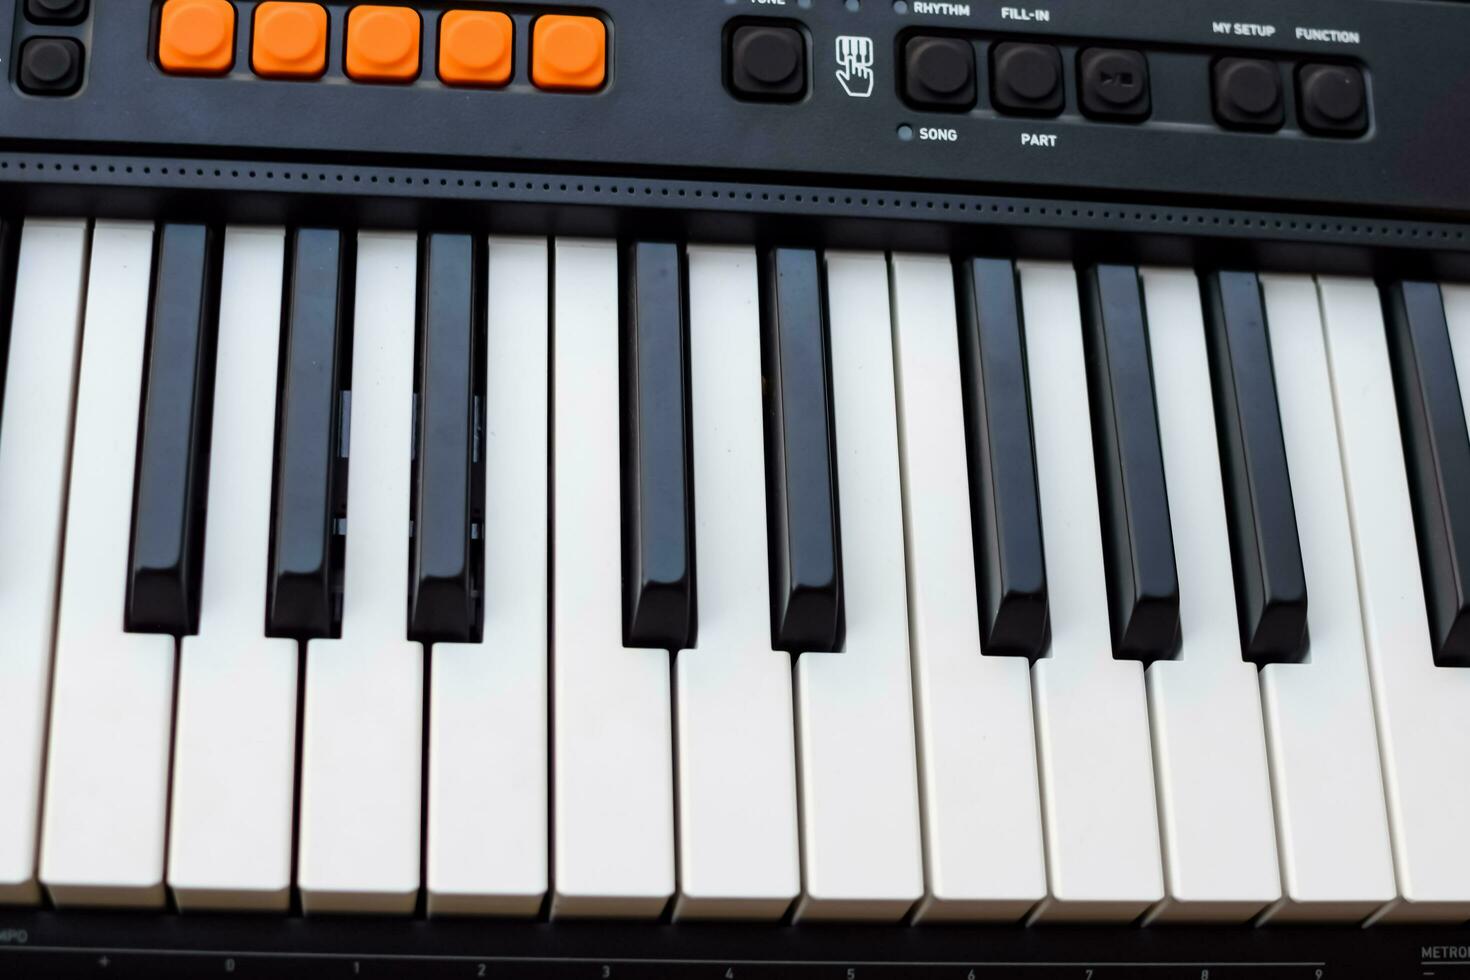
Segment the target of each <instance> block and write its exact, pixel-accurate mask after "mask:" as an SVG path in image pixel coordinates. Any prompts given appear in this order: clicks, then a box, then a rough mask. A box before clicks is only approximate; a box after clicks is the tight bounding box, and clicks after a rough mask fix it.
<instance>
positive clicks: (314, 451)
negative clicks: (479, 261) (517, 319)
mask: <svg viewBox="0 0 1470 980" xmlns="http://www.w3.org/2000/svg"><path fill="white" fill-rule="evenodd" d="M288 271H289V273H290V277H289V284H288V287H287V288H288V293H287V297H288V299H287V307H286V331H285V333H286V347H285V352H284V356H283V358H282V368H281V396H280V409H279V416H278V418H277V421H276V474H275V497H274V501H273V509H272V528H271V564H270V576H271V577H270V583H269V586H270V594H269V606H268V609H267V613H266V629H267V632H268V633H269V635H271V636H292V637H325V636H331V635H333V633H334V632H335V628H336V618H337V612H336V598H335V596H334V594H333V593H334V589H335V583H334V575H335V574H336V573H335V572H334V567H335V566H336V564H337V563H338V562H339V561H340V555H338V556H337V559H336V560H334V553H335V552H339V551H340V549H339V547H338V543H337V541H336V540H335V539H334V525H335V523H336V520H337V518H338V517H339V516H341V515H340V514H339V512H338V511H339V507H340V504H341V501H342V500H343V499H344V498H345V489H346V487H345V483H346V471H345V467H343V466H342V465H341V462H342V457H343V456H344V455H345V447H344V446H343V445H342V441H343V440H342V437H341V431H342V428H343V419H342V411H343V409H342V401H343V399H342V397H341V391H342V380H343V379H342V368H343V365H344V364H346V363H347V350H346V345H347V336H346V333H347V324H348V323H350V322H351V306H350V302H351V293H352V291H351V284H352V254H351V251H350V248H349V243H348V241H347V240H346V239H345V238H344V236H343V235H342V234H341V233H340V232H337V231H326V230H321V229H308V228H303V229H301V230H299V231H297V232H296V233H295V235H294V236H293V238H292V255H291V265H290V268H289V270H288Z"/></svg>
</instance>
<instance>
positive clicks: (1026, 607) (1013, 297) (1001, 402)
mask: <svg viewBox="0 0 1470 980" xmlns="http://www.w3.org/2000/svg"><path fill="white" fill-rule="evenodd" d="M956 285H957V291H958V296H959V321H960V379H961V388H962V391H963V395H964V406H965V442H966V455H967V458H968V462H969V475H970V520H971V523H972V526H973V534H974V538H975V544H974V548H975V570H976V573H977V574H976V585H977V588H978V589H979V593H980V594H979V600H980V634H981V635H980V642H981V645H982V648H983V649H984V651H985V653H987V654H990V655H1012V656H1024V657H1036V656H1039V655H1040V653H1041V650H1042V647H1043V645H1044V644H1045V642H1046V624H1047V600H1046V556H1045V553H1044V551H1043V550H1042V541H1041V504H1040V498H1039V497H1038V496H1037V490H1036V452H1035V447H1034V444H1033V440H1032V430H1031V397H1030V393H1029V390H1028V387H1027V381H1026V346H1025V344H1026V341H1025V334H1024V331H1023V329H1022V315H1021V305H1020V302H1019V298H1018V296H1017V291H1016V272H1015V268H1014V267H1013V266H1012V265H1011V263H1010V262H1007V261H1001V260H996V259H970V260H967V261H965V262H963V263H961V264H960V265H959V267H958V268H957V270H956Z"/></svg>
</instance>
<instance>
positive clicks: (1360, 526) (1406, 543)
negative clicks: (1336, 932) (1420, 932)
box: [1318, 279, 1470, 922]
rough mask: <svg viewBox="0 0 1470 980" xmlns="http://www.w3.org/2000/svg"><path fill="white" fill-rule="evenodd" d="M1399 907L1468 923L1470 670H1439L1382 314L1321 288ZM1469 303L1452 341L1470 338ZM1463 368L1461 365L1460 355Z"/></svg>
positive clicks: (1374, 296)
mask: <svg viewBox="0 0 1470 980" xmlns="http://www.w3.org/2000/svg"><path fill="white" fill-rule="evenodd" d="M1318 290H1319V292H1320V295H1321V298H1322V319H1323V322H1324V324H1325V326H1326V334H1327V349H1328V354H1329V357H1330V358H1331V364H1332V381H1333V392H1334V394H1335V395H1336V405H1337V420H1338V436H1339V439H1340V440H1341V447H1342V465H1343V472H1344V474H1345V476H1346V479H1347V486H1348V507H1349V509H1350V513H1351V515H1352V528H1353V539H1352V540H1353V544H1354V545H1355V547H1356V549H1357V558H1358V562H1357V571H1358V591H1359V595H1360V596H1361V600H1362V605H1363V620H1362V622H1363V631H1364V634H1365V636H1366V638H1367V646H1368V667H1369V670H1370V671H1371V673H1372V677H1373V686H1372V690H1373V704H1374V708H1375V713H1376V717H1377V721H1378V744H1379V748H1380V751H1381V753H1382V757H1383V769H1384V785H1385V788H1386V795H1387V798H1388V817H1389V827H1390V830H1391V832H1392V835H1393V859H1394V870H1395V872H1396V873H1397V881H1398V896H1397V898H1396V899H1395V900H1394V901H1391V902H1389V903H1388V904H1387V905H1386V906H1385V908H1383V909H1382V910H1381V911H1380V912H1379V913H1378V915H1377V916H1375V918H1376V919H1377V920H1378V921H1383V922H1463V921H1464V920H1465V919H1467V918H1470V836H1467V835H1466V832H1465V828H1466V827H1470V779H1466V778H1465V774H1466V773H1467V772H1470V670H1465V669H1463V668H1456V667H1437V666H1435V663H1434V657H1433V654H1432V652H1431V646H1430V638H1429V625H1428V614H1427V613H1426V611H1425V604H1424V587H1423V579H1422V578H1421V577H1420V566H1419V553H1418V546H1417V543H1416V540H1417V539H1416V537H1415V534H1414V518H1413V511H1412V510H1411V505H1410V502H1409V489H1408V477H1407V475H1406V470H1405V466H1404V450H1403V441H1402V437H1401V435H1400V429H1399V421H1398V413H1397V411H1396V408H1397V405H1396V402H1395V400H1394V388H1393V378H1392V375H1391V373H1390V369H1389V361H1388V347H1387V340H1386V337H1385V334H1384V323H1383V308H1382V306H1381V301H1380V299H1379V294H1378V288H1377V286H1376V285H1375V284H1374V283H1373V282H1372V281H1371V280H1366V279H1364V280H1356V279H1321V280H1319V282H1318ZM1464 313H1465V307H1464V305H1463V302H1462V298H1461V297H1459V296H1453V297H1452V302H1451V303H1449V304H1447V307H1446V314H1447V315H1448V316H1450V317H1451V318H1452V319H1453V320H1454V327H1453V328H1452V333H1451V342H1452V343H1454V344H1456V346H1459V345H1462V344H1463V342H1464V339H1465V332H1466V330H1467V329H1470V325H1467V324H1466V323H1465V321H1464ZM1455 356H1456V359H1457V360H1458V359H1459V357H1460V356H1461V355H1460V353H1459V351H1458V350H1457V351H1456V353H1455Z"/></svg>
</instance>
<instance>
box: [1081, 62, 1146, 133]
mask: <svg viewBox="0 0 1470 980" xmlns="http://www.w3.org/2000/svg"><path fill="white" fill-rule="evenodd" d="M1077 68H1078V72H1079V74H1080V75H1081V76H1082V111H1083V112H1085V113H1087V114H1088V115H1089V116H1094V117H1097V118H1100V119H1125V120H1134V121H1137V120H1139V119H1144V118H1146V117H1147V116H1148V114H1149V110H1150V109H1151V108H1152V98H1151V96H1150V94H1149V84H1148V60H1147V59H1146V58H1144V56H1143V52H1141V51H1128V50H1125V49H1119V48H1088V49H1087V50H1086V51H1084V52H1082V56H1081V57H1080V58H1079V59H1078V62H1077Z"/></svg>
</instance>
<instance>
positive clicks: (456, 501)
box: [408, 235, 480, 642]
mask: <svg viewBox="0 0 1470 980" xmlns="http://www.w3.org/2000/svg"><path fill="white" fill-rule="evenodd" d="M419 268H420V269H421V270H422V274H423V277H424V278H423V282H422V284H421V285H420V288H419V304H420V305H419V332H420V338H421V342H422V347H421V349H420V353H419V364H418V384H417V387H418V417H417V419H416V425H417V431H416V433H415V438H414V447H415V454H414V470H413V474H414V511H413V549H412V558H411V562H412V566H411V571H410V575H409V602H408V614H409V636H410V638H411V639H415V640H421V641H424V642H432V641H435V640H446V641H451V642H453V641H465V640H469V639H471V638H472V637H473V634H474V631H475V625H476V624H475V620H476V615H475V594H476V588H477V582H476V574H475V569H474V549H473V542H472V540H471V524H472V523H473V513H474V503H473V499H472V495H473V490H474V487H473V483H474V479H473V471H474V451H475V390H474V388H475V376H474V364H475V351H476V343H475V324H476V315H477V309H478V304H479V298H478V293H479V292H480V289H479V286H478V283H479V274H478V265H477V261H476V256H475V243H474V239H473V238H472V237H470V236H469V235H430V236H428V238H427V239H425V241H424V245H423V258H422V261H421V262H420V263H419Z"/></svg>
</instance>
